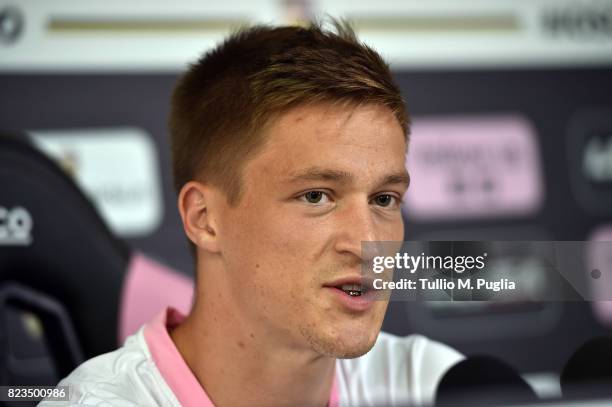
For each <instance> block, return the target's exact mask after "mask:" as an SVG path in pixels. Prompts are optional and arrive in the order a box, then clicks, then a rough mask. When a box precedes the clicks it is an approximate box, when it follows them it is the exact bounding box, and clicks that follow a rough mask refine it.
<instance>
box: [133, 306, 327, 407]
mask: <svg viewBox="0 0 612 407" xmlns="http://www.w3.org/2000/svg"><path fill="white" fill-rule="evenodd" d="M184 319H185V316H184V315H183V314H181V313H180V312H179V311H177V310H176V309H174V308H172V307H168V308H167V309H165V310H163V311H162V312H160V313H159V314H158V315H157V316H156V317H155V318H154V319H153V320H152V321H151V322H149V323H148V324H146V325H145V328H144V337H145V341H146V342H147V346H148V347H149V351H150V352H151V356H152V358H153V362H154V363H155V365H156V366H157V369H158V370H159V371H160V373H161V375H162V377H163V378H164V380H165V381H166V383H168V386H169V387H170V389H171V390H172V392H173V393H174V395H175V396H176V398H177V399H178V401H179V403H180V404H181V405H182V406H184V407H190V406H198V407H214V404H213V403H212V401H211V400H210V398H209V397H208V395H207V394H206V392H205V391H204V389H203V388H202V386H200V383H199V382H198V380H197V379H196V378H195V376H194V375H193V373H192V372H191V370H190V369H189V366H187V363H185V361H184V360H183V358H182V356H181V354H180V353H179V351H178V349H177V348H176V346H175V345H174V342H172V339H171V338H170V335H169V334H168V328H172V327H174V326H176V325H178V324H180V323H181V322H182V321H183V320H184ZM338 405H339V394H338V386H337V383H336V377H335V376H334V382H333V384H332V390H331V394H330V398H329V403H328V406H329V407H338Z"/></svg>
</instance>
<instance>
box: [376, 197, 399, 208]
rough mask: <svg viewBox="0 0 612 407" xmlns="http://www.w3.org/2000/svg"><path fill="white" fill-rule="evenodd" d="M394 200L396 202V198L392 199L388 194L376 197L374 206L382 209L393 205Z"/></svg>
mask: <svg viewBox="0 0 612 407" xmlns="http://www.w3.org/2000/svg"><path fill="white" fill-rule="evenodd" d="M396 200H397V198H396V197H394V196H393V195H389V194H381V195H377V196H376V197H375V198H374V202H375V203H376V205H378V206H382V207H388V206H391V205H393V204H394V201H396Z"/></svg>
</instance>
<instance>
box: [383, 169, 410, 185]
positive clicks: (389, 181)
mask: <svg viewBox="0 0 612 407" xmlns="http://www.w3.org/2000/svg"><path fill="white" fill-rule="evenodd" d="M380 184H381V185H405V186H406V188H408V186H409V185H410V175H408V172H407V171H401V172H398V173H396V174H391V175H387V176H386V177H384V178H383V181H382V182H381V183H380Z"/></svg>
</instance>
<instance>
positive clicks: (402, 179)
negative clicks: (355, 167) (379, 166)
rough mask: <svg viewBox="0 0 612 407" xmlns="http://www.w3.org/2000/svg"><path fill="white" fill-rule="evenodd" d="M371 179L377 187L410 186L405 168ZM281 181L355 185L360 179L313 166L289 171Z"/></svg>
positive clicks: (392, 169)
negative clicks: (390, 185)
mask: <svg viewBox="0 0 612 407" xmlns="http://www.w3.org/2000/svg"><path fill="white" fill-rule="evenodd" d="M371 178H373V180H372V181H373V183H375V184H378V185H388V184H399V185H405V186H406V187H407V186H408V185H409V184H410V176H409V175H408V171H407V170H406V168H405V167H400V168H389V169H384V170H383V171H382V172H381V173H380V174H371ZM283 181H284V182H285V183H299V182H307V181H327V182H337V183H342V184H355V183H357V182H359V181H360V177H359V175H358V174H356V173H354V172H352V171H348V170H342V169H336V168H333V167H323V166H317V165H313V166H308V167H304V168H300V169H296V170H293V171H290V172H289V173H288V174H286V175H285V176H284V177H283Z"/></svg>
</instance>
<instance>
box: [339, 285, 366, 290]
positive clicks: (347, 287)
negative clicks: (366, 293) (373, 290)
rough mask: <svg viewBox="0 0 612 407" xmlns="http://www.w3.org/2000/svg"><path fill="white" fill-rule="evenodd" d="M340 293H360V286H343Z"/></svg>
mask: <svg viewBox="0 0 612 407" xmlns="http://www.w3.org/2000/svg"><path fill="white" fill-rule="evenodd" d="M342 291H362V287H361V285H360V284H343V285H342Z"/></svg>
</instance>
